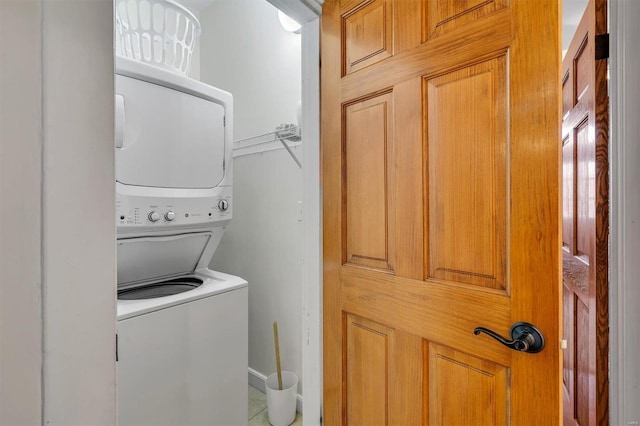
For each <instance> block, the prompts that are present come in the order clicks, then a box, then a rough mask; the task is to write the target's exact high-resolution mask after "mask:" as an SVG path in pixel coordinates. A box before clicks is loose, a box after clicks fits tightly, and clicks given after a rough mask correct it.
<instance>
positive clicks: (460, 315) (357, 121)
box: [321, 0, 561, 426]
mask: <svg viewBox="0 0 640 426" xmlns="http://www.w3.org/2000/svg"><path fill="white" fill-rule="evenodd" d="M558 21H559V5H558V2H556V1H549V0H541V1H538V0H536V1H530V0H488V1H485V0H424V1H419V0H413V1H410V0H327V1H326V2H325V3H324V5H323V15H322V23H321V25H322V34H321V51H322V58H321V61H322V63H321V91H322V93H321V102H322V113H321V114H322V116H321V126H322V127H321V132H322V136H321V151H322V152H321V158H322V191H323V227H324V230H323V239H324V248H323V255H324V260H323V261H324V301H323V304H324V401H323V404H324V424H326V425H330V426H333V425H340V424H343V425H346V424H349V425H367V426H370V425H379V424H380V425H382V424H387V425H416V424H430V425H454V426H457V425H494V424H496V425H506V424H513V425H554V424H559V423H560V421H561V378H560V376H561V351H560V346H559V341H560V335H559V332H560V328H561V316H560V310H561V309H560V303H561V294H560V293H561V292H560V282H561V253H560V252H561V241H560V226H561V224H560V197H559V195H558V194H559V190H560V186H559V185H560V159H561V154H560V147H559V145H558V142H557V141H558V138H559V129H560V110H561V105H560V104H561V102H560V99H561V97H560V77H561V75H560V48H559V39H558ZM519 321H526V322H529V323H532V324H534V325H536V326H537V327H539V328H540V330H542V332H543V333H544V336H545V337H546V347H545V348H544V350H543V351H542V352H540V353H537V354H530V353H522V352H517V351H514V350H511V349H508V348H506V347H505V346H503V345H501V344H500V343H498V342H497V341H495V340H493V339H491V338H489V337H488V336H486V335H479V336H475V335H474V333H473V331H474V328H475V327H478V326H484V327H488V328H490V329H492V330H494V331H496V332H498V333H500V334H502V335H503V336H508V332H509V330H510V327H511V325H512V324H514V323H516V322H519Z"/></svg>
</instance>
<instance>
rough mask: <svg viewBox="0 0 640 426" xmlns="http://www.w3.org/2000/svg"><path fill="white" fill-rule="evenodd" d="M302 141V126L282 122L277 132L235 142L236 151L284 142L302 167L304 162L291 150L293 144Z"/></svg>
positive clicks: (234, 148)
mask: <svg viewBox="0 0 640 426" xmlns="http://www.w3.org/2000/svg"><path fill="white" fill-rule="evenodd" d="M301 141H302V137H301V132H300V127H299V126H296V125H294V124H282V125H280V126H278V127H277V128H276V131H275V132H270V133H265V134H264V135H259V136H253V137H251V138H246V139H241V140H239V141H236V142H234V143H233V150H234V152H238V151H239V152H241V151H244V150H249V149H250V148H255V147H260V146H265V147H266V146H269V145H274V142H275V143H276V144H277V143H280V144H282V146H283V147H284V148H285V149H286V150H287V152H288V153H289V155H290V156H291V158H293V161H295V162H296V164H297V165H298V167H300V168H302V163H301V162H300V160H299V159H298V157H297V156H296V154H295V153H294V152H293V151H292V150H291V146H290V145H291V144H299V143H300V142H301Z"/></svg>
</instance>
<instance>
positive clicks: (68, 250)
mask: <svg viewBox="0 0 640 426" xmlns="http://www.w3.org/2000/svg"><path fill="white" fill-rule="evenodd" d="M42 11H43V33H44V35H43V46H42V49H43V80H42V81H43V94H44V97H43V125H44V131H43V149H44V151H43V194H42V205H43V218H42V220H43V235H42V250H43V259H42V265H43V272H44V273H43V286H44V291H43V303H44V310H43V317H44V339H43V341H44V353H45V358H44V398H45V404H44V419H45V423H47V424H50V425H55V424H60V425H62V424H65V425H69V424H114V423H115V418H116V417H115V414H116V410H115V396H116V394H115V291H116V289H115V282H116V274H115V265H116V261H115V220H114V206H115V192H114V184H115V183H114V182H115V175H114V151H113V126H114V124H113V123H114V121H113V120H114V119H113V108H114V107H113V102H114V100H113V93H114V73H113V3H112V0H93V1H85V0H66V1H58V0H44V2H43V9H42Z"/></svg>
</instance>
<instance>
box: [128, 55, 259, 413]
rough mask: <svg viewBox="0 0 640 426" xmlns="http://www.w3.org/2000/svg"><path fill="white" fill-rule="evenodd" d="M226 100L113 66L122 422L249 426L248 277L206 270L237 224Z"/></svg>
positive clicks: (140, 67)
mask: <svg viewBox="0 0 640 426" xmlns="http://www.w3.org/2000/svg"><path fill="white" fill-rule="evenodd" d="M231 129H232V96H231V95H230V94H229V93H227V92H224V91H222V90H219V89H216V88H213V87H210V86H207V85H205V84H202V83H200V82H197V81H194V80H191V79H188V78H186V77H182V76H178V75H175V74H172V73H170V72H168V71H164V70H162V69H159V68H155V67H153V66H149V65H146V64H143V63H139V62H135V61H131V60H127V59H124V58H117V59H116V224H117V235H118V241H117V260H118V306H117V308H118V364H117V366H118V423H119V424H120V425H202V424H208V425H244V424H246V423H247V399H248V397H247V367H248V347H247V346H248V344H247V340H248V304H247V282H246V281H244V280H243V279H241V278H239V277H234V276H231V275H227V274H222V273H220V272H216V271H212V270H210V269H208V264H209V262H210V260H211V257H212V256H213V253H214V252H215V250H216V248H217V246H218V243H219V242H220V240H221V238H222V235H223V233H224V229H225V226H226V225H227V224H228V223H229V221H230V220H231V217H232V211H233V202H232V191H231V190H232V171H231V168H232V159H233V158H232V131H231Z"/></svg>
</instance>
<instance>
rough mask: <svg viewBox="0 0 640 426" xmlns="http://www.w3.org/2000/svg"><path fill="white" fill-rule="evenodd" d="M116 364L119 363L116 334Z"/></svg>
mask: <svg viewBox="0 0 640 426" xmlns="http://www.w3.org/2000/svg"><path fill="white" fill-rule="evenodd" d="M116 362H118V334H117V333H116Z"/></svg>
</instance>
